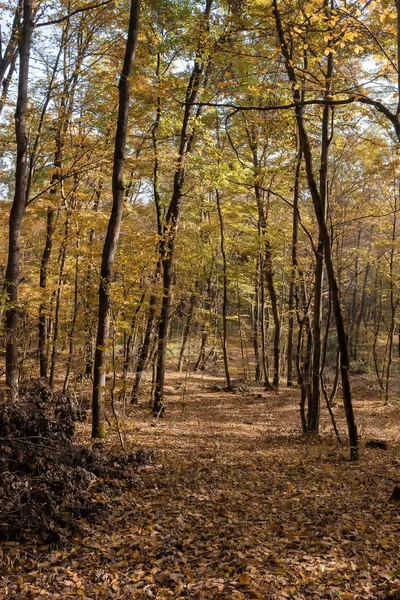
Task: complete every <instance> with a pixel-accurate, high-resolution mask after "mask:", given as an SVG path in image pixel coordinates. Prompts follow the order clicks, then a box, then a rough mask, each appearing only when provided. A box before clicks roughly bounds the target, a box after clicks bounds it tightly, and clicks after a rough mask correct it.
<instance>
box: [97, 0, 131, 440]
mask: <svg viewBox="0 0 400 600" xmlns="http://www.w3.org/2000/svg"><path fill="white" fill-rule="evenodd" d="M140 4H141V0H131V7H130V16H129V29H128V39H127V43H126V49H125V57H124V64H123V68H122V73H121V75H120V78H119V84H118V91H119V103H118V121H117V131H116V136H115V148H114V162H113V174H112V195H113V204H112V211H111V216H110V220H109V222H108V228H107V234H106V239H105V242H104V246H103V253H102V260H101V270H100V284H99V312H98V323H97V338H96V351H95V359H94V376H93V395H92V437H93V438H99V437H103V436H104V424H103V419H104V407H103V396H104V387H105V382H106V370H105V369H106V348H107V343H108V337H109V331H110V310H111V297H110V284H111V279H112V274H113V267H114V258H115V253H116V250H117V244H118V240H119V234H120V229H121V221H122V213H123V207H124V198H125V194H124V192H125V188H124V182H123V174H124V165H125V147H126V137H127V131H128V116H129V100H130V78H131V76H132V71H133V65H134V62H135V53H136V45H137V38H138V31H139V15H140Z"/></svg>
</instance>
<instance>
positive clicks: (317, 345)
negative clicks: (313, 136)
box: [307, 0, 333, 433]
mask: <svg viewBox="0 0 400 600" xmlns="http://www.w3.org/2000/svg"><path fill="white" fill-rule="evenodd" d="M329 1H330V0H325V3H324V4H325V14H326V16H327V18H328V17H329V15H330V11H329ZM328 31H329V29H328ZM328 47H329V44H328ZM332 75H333V54H332V53H330V54H328V57H327V68H326V85H325V98H329V97H330V96H331V94H332ZM331 111H332V109H331V107H330V106H329V105H326V106H324V110H323V115H322V127H321V163H320V171H319V197H320V205H321V211H322V215H323V219H324V223H325V222H326V210H327V205H328V197H327V196H328V156H329V146H330V143H331V141H332V135H333V133H332V131H331V132H329V128H330V126H331V124H330V115H331ZM322 237H323V233H322V232H321V230H320V232H319V236H318V246H317V253H316V257H315V286H314V289H315V291H314V316H313V324H314V351H313V361H312V365H313V368H312V394H311V398H310V400H311V401H310V404H309V407H308V423H307V428H308V431H309V432H310V433H318V431H319V416H320V408H321V365H322V311H323V303H322V298H323V296H322V293H323V287H324V242H323V239H322Z"/></svg>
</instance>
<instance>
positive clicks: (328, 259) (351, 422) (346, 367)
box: [273, 0, 359, 461]
mask: <svg viewBox="0 0 400 600" xmlns="http://www.w3.org/2000/svg"><path fill="white" fill-rule="evenodd" d="M273 12H274V17H275V23H276V29H277V34H278V39H279V43H280V47H281V52H282V54H283V57H284V59H285V66H286V72H287V75H288V78H289V81H290V83H291V84H292V91H293V99H294V101H295V103H296V108H295V115H296V122H297V127H298V130H299V137H300V144H301V148H302V151H303V156H304V163H305V166H306V174H307V182H308V187H309V189H310V194H311V198H312V202H313V206H314V212H315V216H316V218H317V222H318V228H319V234H320V237H321V239H322V243H323V248H324V253H325V266H326V272H327V276H328V281H329V288H330V291H331V294H332V304H333V311H334V315H335V321H336V331H337V336H338V344H339V349H340V373H341V378H342V389H343V405H344V410H345V414H346V421H347V427H348V432H349V440H350V460H352V461H357V460H358V459H359V451H358V448H359V446H358V433H357V426H356V422H355V418H354V412H353V403H352V398H351V386H350V375H349V371H350V359H349V352H348V346H347V338H346V330H345V325H344V318H343V312H342V306H341V301H340V291H339V286H338V282H337V279H336V274H335V269H334V265H333V259H332V248H331V237H330V235H329V231H328V228H327V226H326V222H325V214H324V210H323V207H322V202H321V195H320V192H319V189H318V186H317V183H316V180H315V176H314V168H313V161H312V153H311V144H310V141H309V138H308V135H307V131H306V128H305V123H304V110H303V106H302V104H301V97H300V92H299V86H298V82H297V77H296V72H295V70H294V66H293V62H292V60H291V58H290V53H289V49H288V45H287V42H286V38H285V34H284V31H283V26H282V20H281V16H280V12H279V10H278V5H277V0H273Z"/></svg>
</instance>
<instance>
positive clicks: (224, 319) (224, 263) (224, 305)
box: [215, 190, 232, 392]
mask: <svg viewBox="0 0 400 600" xmlns="http://www.w3.org/2000/svg"><path fill="white" fill-rule="evenodd" d="M215 196H216V199H217V210H218V218H219V229H220V247H221V256H222V279H223V283H222V290H223V291H222V336H221V345H222V354H223V357H224V370H225V380H226V389H227V391H228V392H230V391H232V383H231V376H230V372H229V358H228V328H227V314H228V280H227V276H228V273H227V260H226V251H225V231H224V220H223V217H222V210H221V198H220V194H219V191H218V190H215Z"/></svg>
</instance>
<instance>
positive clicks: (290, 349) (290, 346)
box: [287, 152, 301, 387]
mask: <svg viewBox="0 0 400 600" xmlns="http://www.w3.org/2000/svg"><path fill="white" fill-rule="evenodd" d="M300 172H301V152H299V154H298V156H297V162H296V174H295V177H294V194H293V221H292V223H293V224H292V271H291V274H290V284H289V302H288V309H289V323H288V347H287V386H288V387H292V385H293V336H294V316H295V289H296V277H297V243H298V237H299V192H300Z"/></svg>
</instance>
